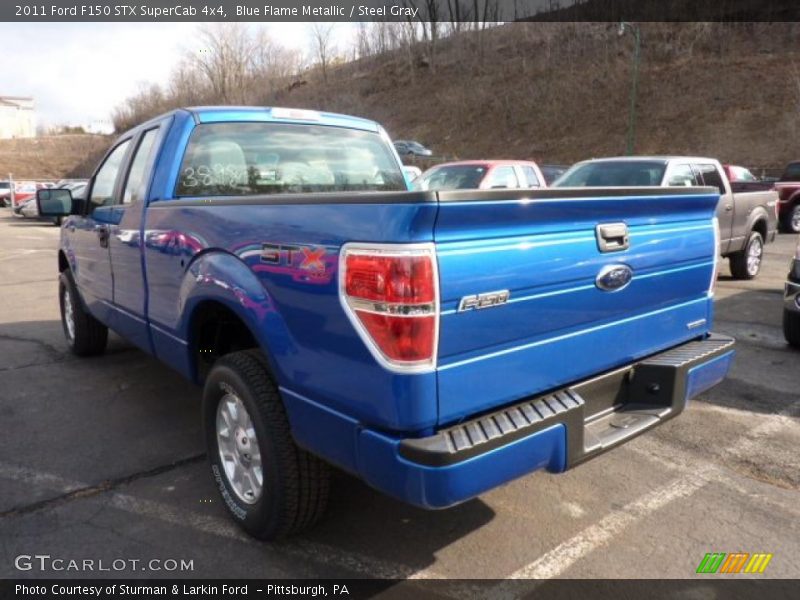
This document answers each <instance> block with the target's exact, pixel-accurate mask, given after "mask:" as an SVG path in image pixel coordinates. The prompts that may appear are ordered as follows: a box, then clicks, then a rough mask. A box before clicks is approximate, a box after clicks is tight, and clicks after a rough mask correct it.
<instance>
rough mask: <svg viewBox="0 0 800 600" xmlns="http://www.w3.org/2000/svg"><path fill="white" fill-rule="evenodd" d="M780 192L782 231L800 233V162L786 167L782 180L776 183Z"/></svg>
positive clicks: (779, 210) (779, 213)
mask: <svg viewBox="0 0 800 600" xmlns="http://www.w3.org/2000/svg"><path fill="white" fill-rule="evenodd" d="M775 189H776V190H778V216H779V217H780V221H781V229H783V230H784V231H786V232H789V233H800V160H798V161H795V162H790V163H789V164H788V165H786V168H785V169H784V171H783V175H781V178H780V179H779V180H778V181H777V182H776V183H775Z"/></svg>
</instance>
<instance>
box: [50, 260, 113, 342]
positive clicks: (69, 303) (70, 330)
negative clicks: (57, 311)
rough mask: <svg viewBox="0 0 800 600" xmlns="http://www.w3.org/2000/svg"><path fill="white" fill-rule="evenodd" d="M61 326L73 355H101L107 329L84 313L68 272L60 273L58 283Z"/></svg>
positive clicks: (73, 282) (76, 289) (106, 339)
mask: <svg viewBox="0 0 800 600" xmlns="http://www.w3.org/2000/svg"><path fill="white" fill-rule="evenodd" d="M58 300H59V304H60V305H61V325H62V326H63V328H64V337H66V338H67V344H69V349H70V350H72V352H73V354H77V355H78V356H93V355H96V354H102V353H103V352H104V351H105V349H106V344H107V342H108V327H106V326H105V325H103V324H102V323H101V322H100V321H98V320H97V319H95V318H94V317H93V316H92V315H90V314H89V313H88V312H86V309H84V308H83V304H82V303H81V299H80V296H79V295H78V288H77V287H76V286H75V281H73V279H72V273H71V272H70V271H62V272H61V275H60V277H59V282H58Z"/></svg>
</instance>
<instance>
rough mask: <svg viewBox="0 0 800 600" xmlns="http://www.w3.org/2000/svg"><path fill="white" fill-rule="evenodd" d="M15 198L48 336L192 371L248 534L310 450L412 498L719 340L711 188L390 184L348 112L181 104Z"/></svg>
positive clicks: (564, 444)
mask: <svg viewBox="0 0 800 600" xmlns="http://www.w3.org/2000/svg"><path fill="white" fill-rule="evenodd" d="M37 197H38V202H39V208H40V212H41V214H42V215H46V216H53V217H59V216H64V217H65V219H64V223H63V226H62V230H61V244H60V250H59V252H58V263H57V264H58V269H59V271H60V285H59V302H60V305H61V314H62V321H63V328H64V332H65V335H66V339H67V342H68V344H69V346H70V347H71V349H72V350H73V352H74V353H76V354H78V355H81V356H85V355H91V354H98V353H101V352H103V350H104V348H105V346H106V337H107V331H108V328H111V329H113V330H115V331H116V332H118V333H119V334H120V335H122V336H123V337H125V338H127V339H128V340H130V341H131V342H132V343H133V344H135V345H136V346H138V347H139V348H141V349H142V350H143V351H145V352H147V353H149V354H151V355H153V356H155V357H156V358H157V359H159V360H161V361H163V362H164V363H166V364H168V365H170V366H171V367H173V368H175V369H176V370H178V371H179V372H180V373H182V374H184V375H185V376H186V377H187V378H190V379H192V380H194V381H195V382H197V383H198V384H200V385H202V386H203V404H202V411H203V418H204V427H205V434H206V441H207V446H208V458H209V461H210V463H211V473H212V476H213V478H214V481H215V482H216V485H217V487H218V489H219V492H220V494H221V496H222V498H223V500H224V502H225V504H226V506H227V507H228V509H229V511H230V513H231V515H232V516H233V518H234V519H235V520H236V521H237V522H239V523H240V524H241V525H242V526H243V527H244V528H245V529H246V530H247V531H249V532H250V533H251V534H253V535H255V536H258V537H261V538H268V539H271V538H275V537H279V536H282V535H286V534H289V533H291V532H293V531H298V530H300V529H302V528H304V527H307V526H309V525H311V524H312V523H313V522H314V521H316V520H317V519H318V518H319V517H320V515H321V514H322V512H323V510H324V507H325V503H326V500H327V497H328V481H329V479H328V477H329V465H335V466H337V467H339V468H341V469H344V470H346V471H349V472H350V473H353V474H355V475H356V476H358V477H361V478H362V479H363V480H364V481H366V482H367V483H368V484H370V485H372V486H374V487H375V488H377V489H379V490H382V491H383V492H385V493H387V494H391V495H392V496H395V497H397V498H400V499H402V500H404V501H407V502H410V503H412V504H415V505H417V506H421V507H426V508H442V507H447V506H451V505H453V504H456V503H459V502H462V501H464V500H467V499H469V498H472V497H474V496H476V495H478V494H481V493H482V492H485V491H486V490H489V489H491V488H493V487H495V486H498V485H501V484H503V483H505V482H508V481H510V480H512V479H514V478H517V477H520V476H522V475H525V474H527V473H530V472H532V471H535V470H537V469H547V470H549V471H551V472H561V471H564V470H566V469H568V468H570V467H573V466H575V465H577V464H579V463H581V462H583V461H585V460H588V459H590V458H592V457H594V456H597V455H598V454H600V453H602V452H604V451H606V450H609V449H611V448H613V447H615V446H617V445H619V444H621V443H623V442H625V441H627V440H629V439H631V438H632V437H634V436H636V435H638V434H640V433H642V432H644V431H646V430H648V429H650V428H652V427H654V426H656V425H658V424H660V423H663V422H664V421H666V420H667V419H670V418H672V417H674V416H676V415H678V414H679V413H680V412H681V411H682V410H684V408H685V407H686V405H687V402H688V401H689V399H690V398H692V397H694V396H696V395H697V394H700V393H702V392H703V391H705V390H707V389H709V388H710V387H712V386H714V385H716V384H717V383H718V382H719V381H721V380H722V379H723V378H724V377H725V375H726V373H727V372H728V369H729V367H730V365H731V361H732V359H733V354H734V350H733V344H734V342H733V340H732V339H730V338H727V337H724V336H720V335H714V334H712V333H711V323H712V315H713V289H714V273H715V268H716V260H717V253H716V251H715V248H716V244H717V240H716V230H715V226H714V211H715V207H716V205H717V201H718V192H717V190H716V188H707V187H700V188H697V187H681V188H674V189H666V188H664V189H661V188H653V189H649V190H641V189H615V190H606V189H579V190H570V189H562V190H546V189H545V190H531V189H525V190H470V191H457V192H432V191H427V192H426V191H409V190H408V189H407V184H406V182H405V180H404V177H403V174H402V171H401V163H400V160H399V157H398V155H397V153H396V152H395V150H394V148H393V147H392V144H391V141H390V139H389V137H388V136H387V135H386V133H385V132H384V131H383V130H382V129H381V128H380V127H379V126H378V125H377V124H375V123H373V122H371V121H366V120H362V119H357V118H352V117H346V116H342V115H335V114H329V113H317V112H311V111H303V110H293V109H278V108H272V109H269V108H199V109H186V110H177V111H174V112H171V113H169V114H166V115H164V116H161V117H158V118H156V119H154V120H152V121H149V122H147V123H145V124H143V125H141V126H139V127H137V128H135V129H133V130H131V131H129V132H127V133H125V134H124V135H122V136H121V137H120V138H119V140H118V141H117V142H116V143H115V144H114V146H113V147H112V148H111V150H110V151H109V152H108V154H107V155H106V157H105V158H104V159H103V161H102V162H101V164H100V165H99V167H98V168H97V170H96V172H95V173H94V175H93V177H92V178H91V180H90V182H89V185H88V193H87V194H86V196H85V200H80V199H76V198H73V197H72V196H71V193H70V191H69V190H43V191H41V192H39V193H38V195H37ZM97 364H98V366H99V365H100V364H101V363H97ZM609 484H610V485H613V482H611V481H609Z"/></svg>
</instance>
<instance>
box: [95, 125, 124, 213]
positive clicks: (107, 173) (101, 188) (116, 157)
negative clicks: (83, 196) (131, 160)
mask: <svg viewBox="0 0 800 600" xmlns="http://www.w3.org/2000/svg"><path fill="white" fill-rule="evenodd" d="M130 143H131V141H130V140H127V141H125V142H122V143H121V144H120V145H119V146H117V147H116V148H114V150H112V151H111V154H109V155H108V158H106V161H105V162H104V163H103V166H102V167H100V170H99V171H98V172H97V175H96V176H95V178H94V183H93V184H92V195H91V196H90V197H89V201H90V202H91V203H92V208H97V207H98V206H108V205H110V204H114V185H115V184H116V182H117V176H118V175H119V170H120V167H121V166H122V161H123V160H124V159H125V153H126V152H127V151H128V146H129V145H130Z"/></svg>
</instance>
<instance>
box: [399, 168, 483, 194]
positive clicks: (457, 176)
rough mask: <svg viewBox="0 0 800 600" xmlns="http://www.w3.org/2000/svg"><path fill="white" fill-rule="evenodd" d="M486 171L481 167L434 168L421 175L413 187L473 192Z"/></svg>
mask: <svg viewBox="0 0 800 600" xmlns="http://www.w3.org/2000/svg"><path fill="white" fill-rule="evenodd" d="M486 171H487V169H486V167H485V166H483V165H451V166H445V167H434V168H432V169H430V170H428V171H426V172H425V173H423V174H422V175H421V176H420V177H419V179H417V180H416V182H415V183H414V186H415V187H416V188H417V189H419V190H473V189H477V188H479V187H480V185H481V180H482V179H483V176H484V175H485V174H486Z"/></svg>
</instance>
